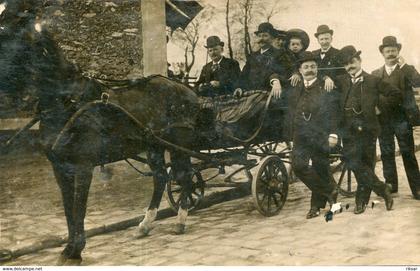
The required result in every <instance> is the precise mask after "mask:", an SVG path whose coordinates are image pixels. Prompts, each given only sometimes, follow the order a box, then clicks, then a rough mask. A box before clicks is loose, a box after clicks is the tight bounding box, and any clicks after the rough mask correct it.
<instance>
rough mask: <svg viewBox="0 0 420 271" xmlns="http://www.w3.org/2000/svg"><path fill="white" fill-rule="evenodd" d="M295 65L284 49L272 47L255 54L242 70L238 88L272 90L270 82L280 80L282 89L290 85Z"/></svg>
mask: <svg viewBox="0 0 420 271" xmlns="http://www.w3.org/2000/svg"><path fill="white" fill-rule="evenodd" d="M292 70H293V63H292V62H291V60H290V58H289V55H288V54H287V53H286V51H285V50H284V49H276V48H274V47H270V48H269V49H268V50H267V51H266V52H264V53H263V54H261V52H260V51H258V52H253V53H252V54H251V55H250V56H249V58H248V60H247V62H246V64H245V66H244V68H243V69H242V72H241V75H240V77H239V81H238V83H237V85H236V87H237V88H242V89H245V90H257V89H259V90H270V89H271V85H270V81H271V80H272V79H279V80H280V82H281V85H282V87H284V86H285V85H287V84H288V79H289V77H290V75H291V73H292Z"/></svg>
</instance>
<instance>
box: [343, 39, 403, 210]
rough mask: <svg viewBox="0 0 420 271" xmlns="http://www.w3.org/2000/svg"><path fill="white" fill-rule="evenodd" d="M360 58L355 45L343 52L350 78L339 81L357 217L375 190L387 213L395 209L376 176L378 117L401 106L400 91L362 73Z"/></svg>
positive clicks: (386, 190) (386, 191)
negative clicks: (383, 201)
mask: <svg viewBox="0 0 420 271" xmlns="http://www.w3.org/2000/svg"><path fill="white" fill-rule="evenodd" d="M360 54H361V51H357V50H356V48H354V46H351V45H349V46H345V47H343V48H342V49H341V50H340V53H339V59H340V61H341V64H342V65H343V66H344V68H345V69H346V71H347V74H344V75H340V76H338V77H337V80H336V81H337V82H336V83H337V87H338V90H339V91H340V92H341V95H340V111H341V115H342V119H341V121H340V125H339V127H340V134H341V137H342V139H343V148H344V157H345V159H346V162H347V165H348V167H349V169H350V170H352V171H353V172H354V175H355V176H356V181H357V183H358V185H357V191H356V207H355V209H354V213H355V214H361V213H363V212H364V211H365V209H366V205H367V204H368V202H369V198H370V193H371V190H373V191H374V192H375V193H376V194H377V195H379V196H381V197H383V198H384V200H385V206H386V209H387V210H391V209H392V205H393V199H392V196H391V188H390V186H389V185H386V184H385V183H383V182H381V181H380V180H379V178H378V177H377V176H376V175H375V171H374V160H375V149H376V139H377V137H378V135H379V133H380V125H379V120H378V115H379V114H381V113H382V112H384V111H385V110H386V109H387V108H390V107H394V106H397V105H398V104H399V103H400V102H401V95H400V93H399V91H398V89H397V88H395V87H393V86H391V85H390V84H388V83H386V82H384V81H383V80H381V79H380V78H378V77H375V76H373V75H370V74H368V73H366V72H365V71H363V70H362V66H361V65H362V59H361V57H360Z"/></svg>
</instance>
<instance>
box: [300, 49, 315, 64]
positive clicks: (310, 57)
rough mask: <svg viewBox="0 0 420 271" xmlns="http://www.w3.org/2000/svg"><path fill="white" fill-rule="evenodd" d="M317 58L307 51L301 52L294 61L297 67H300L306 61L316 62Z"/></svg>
mask: <svg viewBox="0 0 420 271" xmlns="http://www.w3.org/2000/svg"><path fill="white" fill-rule="evenodd" d="M316 60H317V57H316V55H315V54H313V53H311V52H309V51H303V52H300V53H299V56H298V59H297V60H296V64H297V66H300V65H301V64H302V63H304V62H307V61H315V62H316Z"/></svg>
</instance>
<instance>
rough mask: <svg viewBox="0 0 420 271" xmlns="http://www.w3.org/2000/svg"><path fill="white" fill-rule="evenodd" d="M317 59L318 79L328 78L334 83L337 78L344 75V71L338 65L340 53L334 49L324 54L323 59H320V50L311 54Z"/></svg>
mask: <svg viewBox="0 0 420 271" xmlns="http://www.w3.org/2000/svg"><path fill="white" fill-rule="evenodd" d="M312 53H313V54H314V55H315V56H316V59H317V63H318V69H319V70H318V77H319V78H322V79H324V76H328V77H330V78H331V79H332V80H334V81H335V79H336V78H337V76H339V75H342V74H345V73H346V70H345V69H344V67H343V66H342V65H341V64H340V63H339V57H338V55H339V53H340V51H339V50H338V49H336V48H334V47H331V48H330V49H329V50H328V51H327V52H326V54H325V56H324V58H321V49H318V50H315V51H313V52H312Z"/></svg>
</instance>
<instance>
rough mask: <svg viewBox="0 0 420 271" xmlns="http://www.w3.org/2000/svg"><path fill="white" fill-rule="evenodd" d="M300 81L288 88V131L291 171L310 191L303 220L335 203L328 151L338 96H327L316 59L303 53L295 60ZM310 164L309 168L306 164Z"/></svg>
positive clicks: (334, 131)
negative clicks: (291, 146) (326, 205)
mask: <svg viewBox="0 0 420 271" xmlns="http://www.w3.org/2000/svg"><path fill="white" fill-rule="evenodd" d="M298 66H299V72H300V73H301V75H302V77H303V80H302V81H301V82H299V83H298V85H297V86H295V87H293V88H291V89H290V90H289V91H290V92H291V93H290V95H289V99H288V100H289V110H288V119H289V123H290V125H292V126H291V127H290V128H289V129H288V135H289V139H290V136H291V137H292V139H293V151H292V168H293V170H294V172H295V174H296V176H297V177H299V179H300V180H302V182H303V183H305V185H306V186H307V187H308V188H309V189H310V190H311V191H312V196H311V208H310V210H309V212H308V214H307V215H306V218H308V219H310V218H314V217H316V216H318V215H319V213H320V208H325V204H326V202H327V201H328V202H329V203H330V204H333V203H335V201H336V199H337V190H336V184H335V181H334V179H333V177H332V174H331V171H330V162H329V150H330V147H334V146H335V145H336V144H337V141H338V136H337V122H338V116H339V114H338V98H339V96H338V92H337V91H336V90H333V91H331V92H327V91H326V90H325V89H324V82H323V81H322V80H321V79H318V78H317V73H318V71H317V63H316V57H315V56H314V55H313V54H312V53H310V52H303V53H302V54H301V57H300V59H299V60H298ZM310 160H312V166H310V165H309V161H310Z"/></svg>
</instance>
